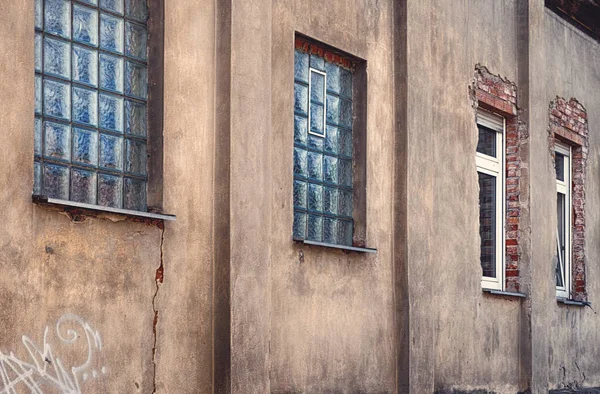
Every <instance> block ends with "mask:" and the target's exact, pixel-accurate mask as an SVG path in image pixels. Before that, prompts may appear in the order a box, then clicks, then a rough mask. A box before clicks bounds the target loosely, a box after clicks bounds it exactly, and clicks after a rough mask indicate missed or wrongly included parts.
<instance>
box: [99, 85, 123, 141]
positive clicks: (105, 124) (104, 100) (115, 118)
mask: <svg viewBox="0 0 600 394" xmlns="http://www.w3.org/2000/svg"><path fill="white" fill-rule="evenodd" d="M98 113H99V114H98V116H99V117H100V127H101V128H103V129H108V130H113V131H118V132H122V131H123V99H122V98H121V97H118V96H113V95H110V94H103V93H101V94H100V98H99V106H98Z"/></svg>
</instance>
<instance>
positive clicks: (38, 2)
mask: <svg viewBox="0 0 600 394" xmlns="http://www.w3.org/2000/svg"><path fill="white" fill-rule="evenodd" d="M42 8H43V7H42V0H35V28H36V29H41V28H42V19H43V16H42V13H43V11H42Z"/></svg>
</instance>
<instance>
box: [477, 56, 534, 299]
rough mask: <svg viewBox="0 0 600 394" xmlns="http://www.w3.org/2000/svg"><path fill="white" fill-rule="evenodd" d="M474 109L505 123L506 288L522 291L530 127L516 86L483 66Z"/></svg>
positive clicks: (479, 66)
mask: <svg viewBox="0 0 600 394" xmlns="http://www.w3.org/2000/svg"><path fill="white" fill-rule="evenodd" d="M469 90H470V94H471V100H472V102H473V107H474V108H475V109H477V108H482V109H486V110H489V111H492V112H495V113H497V114H498V115H501V116H502V117H504V118H505V120H506V126H505V148H506V150H505V160H506V163H505V171H506V173H505V180H504V181H505V199H506V205H505V209H506V216H505V217H506V223H505V234H504V238H505V268H504V269H505V271H504V278H505V290H506V291H514V292H519V291H520V279H519V269H520V266H519V263H520V256H521V253H522V252H521V246H520V238H521V232H520V230H521V204H522V202H521V188H522V186H523V185H521V183H522V182H521V170H522V168H523V167H524V166H525V163H524V161H523V160H522V157H521V154H522V147H523V145H524V144H525V143H526V142H527V139H528V130H527V127H526V125H525V124H524V123H523V122H521V121H519V111H518V107H517V86H516V85H515V84H514V83H513V82H510V81H509V80H507V79H505V78H502V77H501V76H499V75H494V74H492V73H490V72H489V71H488V69H487V68H486V67H484V66H481V65H479V64H478V65H476V66H475V78H474V80H473V83H472V85H471V86H470V89H469Z"/></svg>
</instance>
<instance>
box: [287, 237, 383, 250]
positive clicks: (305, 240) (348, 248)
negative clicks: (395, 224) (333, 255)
mask: <svg viewBox="0 0 600 394" xmlns="http://www.w3.org/2000/svg"><path fill="white" fill-rule="evenodd" d="M294 242H296V243H301V244H304V245H313V246H321V247H324V248H332V249H341V250H345V251H349V252H358V253H377V249H372V248H359V247H357V246H347V245H336V244H330V243H326V242H317V241H309V240H307V239H301V238H294Z"/></svg>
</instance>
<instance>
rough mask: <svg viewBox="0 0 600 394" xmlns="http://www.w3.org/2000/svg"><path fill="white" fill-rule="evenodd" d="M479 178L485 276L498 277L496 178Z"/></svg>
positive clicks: (482, 258) (484, 175) (480, 174)
mask: <svg viewBox="0 0 600 394" xmlns="http://www.w3.org/2000/svg"><path fill="white" fill-rule="evenodd" d="M477 174H478V176H479V236H480V237H481V268H482V269H483V276H487V277H490V278H495V277H496V237H497V234H496V177H494V176H491V175H487V174H483V173H481V172H478V173H477Z"/></svg>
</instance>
